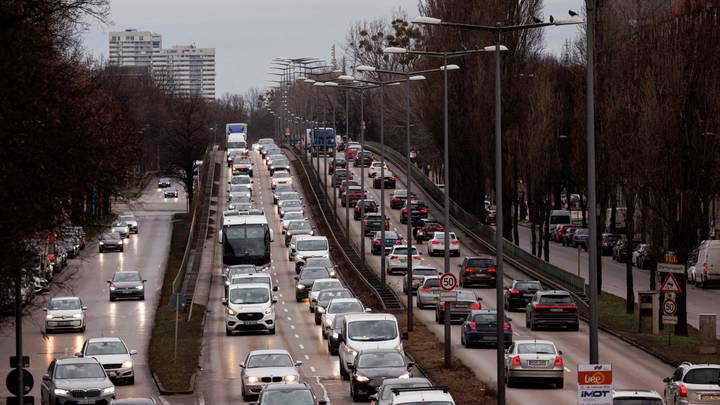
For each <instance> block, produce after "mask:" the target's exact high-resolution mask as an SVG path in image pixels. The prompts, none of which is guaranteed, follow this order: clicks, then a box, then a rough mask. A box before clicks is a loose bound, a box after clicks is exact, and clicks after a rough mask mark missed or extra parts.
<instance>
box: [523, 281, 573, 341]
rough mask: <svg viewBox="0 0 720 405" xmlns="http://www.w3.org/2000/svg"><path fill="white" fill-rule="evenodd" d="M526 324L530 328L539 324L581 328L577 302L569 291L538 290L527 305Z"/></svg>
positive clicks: (571, 328) (532, 328)
mask: <svg viewBox="0 0 720 405" xmlns="http://www.w3.org/2000/svg"><path fill="white" fill-rule="evenodd" d="M525 326H526V327H527V328H530V330H535V329H537V328H538V327H539V326H566V327H567V328H568V329H570V330H574V331H576V330H578V329H579V328H580V320H579V317H578V307H577V304H576V303H575V300H574V299H573V297H572V296H571V295H570V293H569V292H567V291H561V290H545V291H538V292H536V293H535V295H534V296H533V298H532V301H530V303H528V305H527V311H526V313H525Z"/></svg>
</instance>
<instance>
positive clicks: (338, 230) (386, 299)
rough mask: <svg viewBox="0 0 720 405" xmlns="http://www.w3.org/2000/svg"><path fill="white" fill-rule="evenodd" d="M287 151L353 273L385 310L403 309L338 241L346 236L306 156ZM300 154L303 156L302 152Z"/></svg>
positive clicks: (343, 242)
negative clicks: (320, 190) (293, 159)
mask: <svg viewBox="0 0 720 405" xmlns="http://www.w3.org/2000/svg"><path fill="white" fill-rule="evenodd" d="M287 150H288V151H289V152H290V153H292V154H293V157H294V158H295V160H296V161H297V162H299V163H300V166H301V167H302V170H303V174H304V176H305V178H307V179H308V183H309V185H310V189H311V191H312V193H313V197H314V198H315V201H317V202H318V204H319V205H320V213H321V214H322V217H323V221H324V222H325V224H327V226H328V228H329V229H330V235H328V236H329V237H331V238H333V240H334V241H335V244H336V246H340V248H341V249H340V251H341V253H342V255H343V256H344V257H345V259H346V261H347V262H348V263H350V266H351V268H352V270H353V272H354V273H355V274H357V276H358V277H359V278H360V279H361V280H362V281H363V283H364V284H365V285H366V286H367V287H368V289H369V290H370V292H371V293H372V294H373V295H374V296H375V297H377V299H378V301H379V302H380V304H381V305H382V307H383V310H396V309H401V308H402V304H401V303H400V299H399V298H398V297H397V295H396V294H395V291H393V290H392V289H391V288H390V287H388V286H387V285H383V284H382V283H381V281H380V279H379V278H378V276H377V274H375V272H373V271H372V270H370V269H368V268H367V267H365V266H363V265H362V261H361V259H360V255H359V252H358V251H357V250H355V248H354V247H353V246H352V245H351V244H349V243H348V242H347V238H342V240H340V239H338V237H337V235H338V234H343V235H344V232H343V229H342V227H341V226H340V225H339V224H338V222H337V218H336V217H335V216H334V215H333V216H332V218H328V216H327V215H326V212H333V211H332V210H331V208H330V202H329V201H328V200H327V196H326V198H321V197H320V196H319V195H318V190H317V188H318V187H322V185H321V183H320V179H319V178H318V177H317V175H316V174H315V172H314V171H312V170H309V171H308V170H307V167H306V166H305V163H306V162H305V159H304V155H302V156H303V158H301V157H299V156H298V153H296V150H294V149H291V148H287ZM298 152H299V151H298ZM300 153H301V154H302V152H300ZM323 194H327V193H323Z"/></svg>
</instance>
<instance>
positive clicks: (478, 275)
mask: <svg viewBox="0 0 720 405" xmlns="http://www.w3.org/2000/svg"><path fill="white" fill-rule="evenodd" d="M495 266H496V264H495V257H493V256H489V255H484V256H469V257H466V258H465V259H464V260H463V262H462V264H459V265H458V267H460V280H459V283H460V287H469V286H470V285H471V284H485V285H489V286H491V287H495V285H497V278H496V275H497V269H496V268H495Z"/></svg>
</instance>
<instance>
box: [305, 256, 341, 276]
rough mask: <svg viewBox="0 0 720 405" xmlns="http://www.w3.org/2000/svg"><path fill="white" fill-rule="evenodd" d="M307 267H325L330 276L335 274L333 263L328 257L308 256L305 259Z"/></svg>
mask: <svg viewBox="0 0 720 405" xmlns="http://www.w3.org/2000/svg"><path fill="white" fill-rule="evenodd" d="M305 265H306V266H308V267H325V268H326V269H328V271H329V272H330V277H335V276H336V271H335V263H333V261H332V259H330V258H329V257H308V258H307V259H305Z"/></svg>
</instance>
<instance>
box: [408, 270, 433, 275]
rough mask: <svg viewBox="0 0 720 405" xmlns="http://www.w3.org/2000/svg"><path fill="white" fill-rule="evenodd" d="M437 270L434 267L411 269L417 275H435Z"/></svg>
mask: <svg viewBox="0 0 720 405" xmlns="http://www.w3.org/2000/svg"><path fill="white" fill-rule="evenodd" d="M437 274H438V271H437V270H435V269H413V275H414V276H415V275H417V276H436V275H437Z"/></svg>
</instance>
